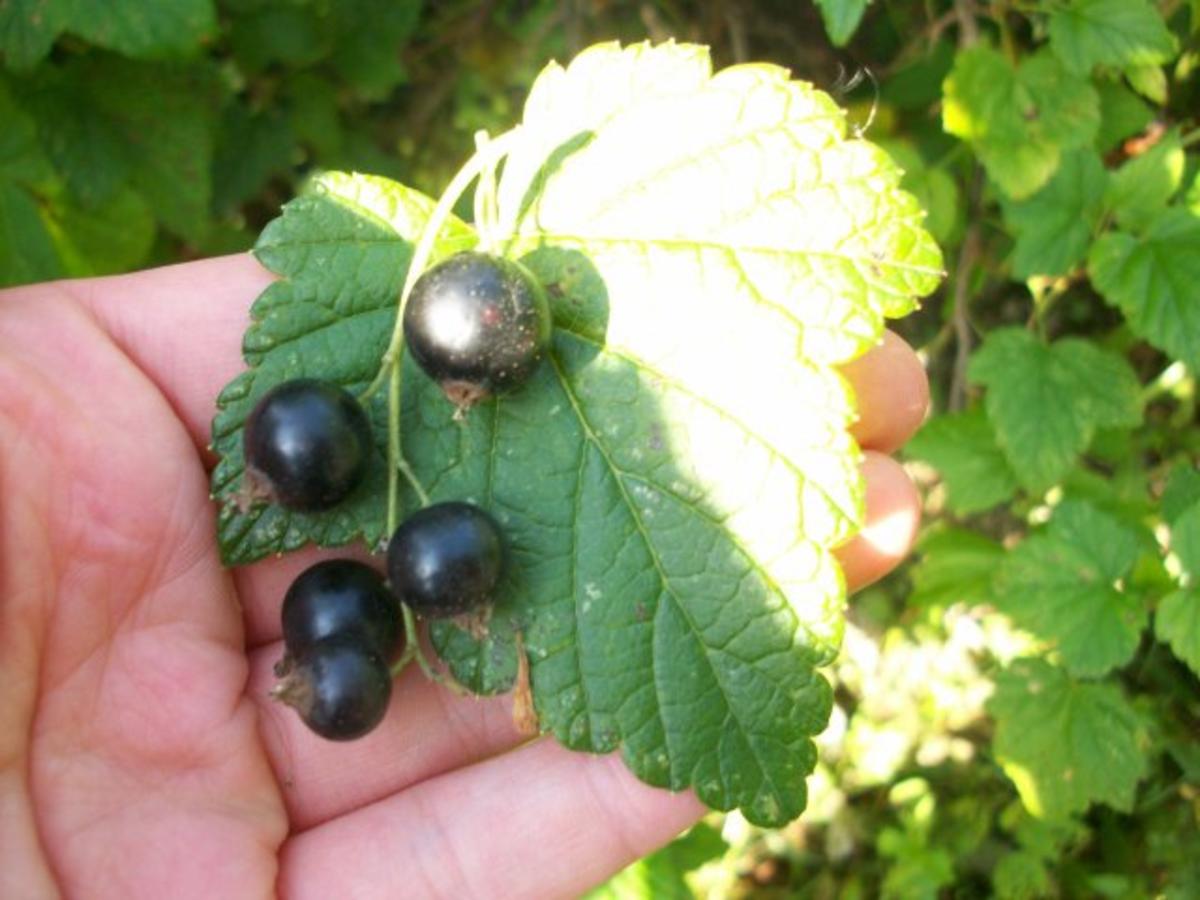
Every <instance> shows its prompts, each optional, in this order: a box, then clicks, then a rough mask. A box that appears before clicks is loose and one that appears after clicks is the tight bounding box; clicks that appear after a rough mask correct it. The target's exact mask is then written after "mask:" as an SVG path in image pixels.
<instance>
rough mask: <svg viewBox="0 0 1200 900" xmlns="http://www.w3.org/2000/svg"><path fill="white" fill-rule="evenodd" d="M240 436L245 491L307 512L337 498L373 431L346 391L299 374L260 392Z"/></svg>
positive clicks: (365, 456)
mask: <svg viewBox="0 0 1200 900" xmlns="http://www.w3.org/2000/svg"><path fill="white" fill-rule="evenodd" d="M243 441H244V448H245V457H246V476H247V479H248V482H249V483H248V487H249V488H250V490H251V492H253V493H256V494H258V495H262V496H266V497H267V498H268V499H270V500H272V501H273V502H275V503H278V504H279V505H280V506H284V507H286V508H288V509H294V510H299V511H302V512H311V511H315V510H322V509H329V508H330V507H332V506H336V505H337V504H338V503H340V502H341V501H342V500H344V499H345V498H346V497H347V496H349V494H350V492H351V491H353V490H354V489H355V488H356V487H357V486H358V485H359V483H360V482H361V481H362V479H363V476H364V475H365V474H366V471H367V463H368V461H369V460H370V458H371V452H372V443H373V438H372V435H371V425H370V423H369V422H368V421H367V414H366V413H365V412H364V411H363V408H362V406H360V405H359V403H358V401H357V400H355V399H354V397H353V396H352V395H351V394H350V393H348V392H347V391H345V390H343V389H342V388H340V387H338V386H337V385H335V384H328V383H327V382H323V381H315V380H312V379H307V378H300V379H296V380H294V381H286V382H284V383H283V384H280V385H278V386H277V387H274V388H272V389H271V390H270V391H268V392H267V393H266V394H264V395H263V397H262V399H261V400H259V401H258V405H257V406H255V407H254V409H253V411H252V412H251V413H250V415H249V416H248V417H247V418H246V427H245V431H244V434H243Z"/></svg>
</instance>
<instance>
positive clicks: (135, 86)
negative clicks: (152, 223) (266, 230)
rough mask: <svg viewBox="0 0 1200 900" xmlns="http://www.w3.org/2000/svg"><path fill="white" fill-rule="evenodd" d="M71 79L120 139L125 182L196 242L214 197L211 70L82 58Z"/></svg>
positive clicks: (164, 219) (175, 229)
mask: <svg viewBox="0 0 1200 900" xmlns="http://www.w3.org/2000/svg"><path fill="white" fill-rule="evenodd" d="M70 75H71V77H72V78H73V79H75V80H76V83H77V84H81V85H86V86H87V87H86V91H87V96H88V97H89V98H90V101H91V103H92V104H94V106H95V109H96V112H97V114H98V115H100V116H102V117H104V119H106V121H107V122H108V127H110V128H111V129H112V130H113V131H114V132H115V133H116V134H117V135H119V140H120V145H121V148H122V149H121V158H122V159H124V160H125V161H127V163H128V166H129V169H128V171H129V181H130V183H131V184H132V185H133V186H134V187H135V188H136V189H137V190H138V191H139V193H141V195H142V196H143V197H144V198H145V200H146V201H147V202H148V203H149V205H150V208H151V209H152V210H153V211H154V214H155V216H156V217H157V218H158V220H159V221H160V222H162V223H163V225H165V226H166V227H167V228H168V229H169V230H171V231H172V232H174V233H175V234H177V235H179V236H180V237H183V238H185V239H188V240H192V241H198V240H200V239H201V238H202V237H203V236H204V233H205V232H206V231H207V229H208V226H209V221H210V211H209V210H210V204H211V197H212V175H211V168H212V147H213V130H214V119H215V109H216V106H217V103H216V97H215V94H216V91H217V89H216V87H215V84H214V81H213V79H212V73H211V72H210V70H209V69H208V68H207V67H205V66H202V65H195V66H191V67H186V68H181V67H175V66H166V65H152V64H147V63H134V62H129V61H126V60H120V59H116V58H113V57H101V58H96V59H85V60H82V61H81V62H80V63H79V65H78V66H77V67H73V68H72V69H71V71H70Z"/></svg>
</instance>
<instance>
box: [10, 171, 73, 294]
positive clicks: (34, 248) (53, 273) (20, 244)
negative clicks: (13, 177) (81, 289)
mask: <svg viewBox="0 0 1200 900" xmlns="http://www.w3.org/2000/svg"><path fill="white" fill-rule="evenodd" d="M65 274H66V272H65V270H64V269H63V265H62V261H61V260H60V259H59V256H58V250H57V248H56V247H55V245H54V236H53V235H52V234H51V233H50V230H49V228H48V225H47V223H46V220H45V219H44V218H43V216H42V211H41V207H40V204H39V202H38V200H37V198H35V197H34V196H33V195H32V194H31V193H30V192H29V191H28V190H27V189H25V188H23V187H21V186H20V185H17V184H14V183H13V182H10V181H7V180H4V179H0V287H7V286H9V285H14V284H28V283H31V282H35V281H48V280H50V279H53V278H61V277H62V276H63V275H65Z"/></svg>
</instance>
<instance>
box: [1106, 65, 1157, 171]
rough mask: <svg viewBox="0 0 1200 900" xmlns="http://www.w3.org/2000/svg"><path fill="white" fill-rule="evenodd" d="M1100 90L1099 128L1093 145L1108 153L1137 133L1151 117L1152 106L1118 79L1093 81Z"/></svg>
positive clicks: (1152, 115)
mask: <svg viewBox="0 0 1200 900" xmlns="http://www.w3.org/2000/svg"><path fill="white" fill-rule="evenodd" d="M1096 90H1097V92H1098V93H1099V94H1100V131H1099V133H1098V134H1097V135H1096V149H1097V150H1098V151H1100V152H1101V153H1108V152H1109V151H1110V150H1112V149H1113V148H1114V147H1116V146H1117V144H1119V143H1120V142H1121V141H1123V140H1125V139H1126V138H1130V137H1133V136H1134V135H1135V134H1141V133H1142V132H1143V131H1145V130H1146V126H1148V125H1149V124H1150V123H1151V122H1153V121H1154V110H1153V109H1151V108H1150V107H1149V106H1148V105H1147V104H1146V101H1144V100H1142V99H1141V98H1140V97H1139V96H1138V95H1137V94H1135V93H1134V92H1133V91H1131V90H1130V89H1129V88H1127V87H1126V86H1125V85H1124V84H1122V83H1121V82H1119V81H1109V80H1107V79H1105V80H1101V81H1098V82H1097V83H1096Z"/></svg>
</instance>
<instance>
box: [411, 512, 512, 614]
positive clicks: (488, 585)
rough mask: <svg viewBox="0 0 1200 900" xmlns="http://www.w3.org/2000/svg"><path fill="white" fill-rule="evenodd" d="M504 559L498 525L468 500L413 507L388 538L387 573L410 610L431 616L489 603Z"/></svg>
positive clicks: (476, 607)
mask: <svg viewBox="0 0 1200 900" xmlns="http://www.w3.org/2000/svg"><path fill="white" fill-rule="evenodd" d="M503 563H504V543H503V540H502V539H501V534H500V526H499V525H497V524H496V521H495V520H494V519H493V518H492V517H491V516H489V515H488V514H487V513H486V512H484V511H483V510H482V509H480V508H479V507H478V506H475V505H473V504H471V503H459V502H451V503H438V504H435V505H433V506H428V507H426V508H425V509H422V510H419V511H418V512H415V513H413V514H412V515H411V516H409V517H408V519H406V520H405V521H404V522H403V523H402V524H401V525H400V527H399V528H397V529H396V533H395V534H393V535H392V540H391V542H390V543H389V544H388V577H389V578H390V579H391V582H392V589H393V590H395V592H396V594H397V596H399V597H400V599H401V600H402V601H403V602H404V603H407V604H408V605H409V606H410V607H411V608H412V610H413V611H414V612H416V613H419V614H420V615H422V616H429V617H433V618H438V617H445V616H455V615H460V614H463V613H470V612H475V611H477V610H479V609H480V608H482V607H484V606H486V605H488V604H489V603H490V602H491V600H492V593H493V591H494V589H495V587H496V582H497V581H499V579H500V572H501V569H502V567H503Z"/></svg>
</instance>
